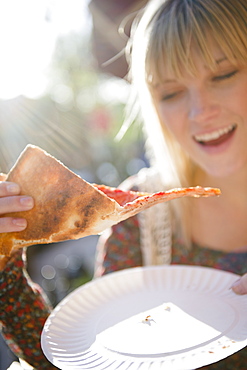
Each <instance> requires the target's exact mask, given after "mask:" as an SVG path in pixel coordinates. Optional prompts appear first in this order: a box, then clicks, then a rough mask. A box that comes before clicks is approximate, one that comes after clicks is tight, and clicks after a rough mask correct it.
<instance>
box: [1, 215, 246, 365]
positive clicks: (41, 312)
mask: <svg viewBox="0 0 247 370" xmlns="http://www.w3.org/2000/svg"><path fill="white" fill-rule="evenodd" d="M111 231H112V232H111V233H110V234H108V235H107V238H106V236H105V235H103V236H102V237H101V238H100V241H99V247H98V260H97V271H96V275H98V276H100V275H103V274H106V273H110V272H112V271H117V270H121V269H124V268H130V267H135V266H141V265H142V255H141V249H140V235H139V231H140V230H139V223H138V217H136V216H135V217H132V218H130V219H128V220H126V221H124V222H121V223H119V224H118V225H116V226H114V227H113V228H112V229H111ZM172 252H173V253H172V254H173V257H172V263H173V264H189V265H203V266H208V267H214V268H217V269H222V270H226V271H231V272H234V273H237V274H240V275H242V274H244V273H245V272H246V269H247V268H246V267H247V253H246V252H242V253H241V252H239V253H223V252H218V251H212V250H210V249H206V248H201V247H199V246H196V245H194V246H193V247H192V249H191V250H189V251H188V250H187V249H185V247H184V246H183V244H182V243H181V242H180V241H178V240H174V243H173V251H172ZM0 301H1V308H2V310H1V314H0V315H1V316H0V318H1V327H2V332H3V335H4V337H5V339H6V341H7V343H8V345H9V346H10V348H11V349H12V351H13V352H14V353H15V354H16V355H17V356H18V357H20V358H22V359H23V360H25V361H26V362H28V363H29V364H30V365H32V366H33V367H34V368H35V369H37V370H38V369H49V370H52V369H55V367H54V366H53V365H52V364H50V363H49V361H48V360H47V359H46V358H45V356H44V355H43V353H42V350H41V347H40V334H41V331H42V327H43V325H44V322H45V320H46V318H47V316H48V315H49V313H50V312H51V305H50V304H49V302H48V300H47V298H46V297H45V296H44V294H43V293H42V290H41V288H40V287H38V286H37V285H36V284H34V283H33V282H32V281H31V280H30V278H29V277H28V275H27V272H26V269H25V251H23V252H21V251H17V252H16V253H15V254H14V255H13V256H12V258H11V260H10V261H9V262H8V264H7V265H6V267H5V269H4V271H3V272H1V273H0ZM246 364H247V348H245V349H243V350H241V351H239V352H237V353H235V354H234V355H232V356H230V357H228V358H227V359H225V360H222V361H219V362H217V363H215V364H212V365H209V366H205V367H203V369H212V370H213V369H217V370H218V369H222V370H223V369H224V370H233V369H234V370H236V369H238V370H244V369H246Z"/></svg>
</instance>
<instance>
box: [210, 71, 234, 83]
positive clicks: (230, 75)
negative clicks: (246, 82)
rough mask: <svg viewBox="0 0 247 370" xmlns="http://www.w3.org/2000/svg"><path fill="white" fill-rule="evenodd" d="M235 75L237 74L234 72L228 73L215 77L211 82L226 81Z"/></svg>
mask: <svg viewBox="0 0 247 370" xmlns="http://www.w3.org/2000/svg"><path fill="white" fill-rule="evenodd" d="M237 73H238V71H237V70H234V71H232V72H229V73H226V74H223V75H219V76H215V77H214V78H213V81H224V80H227V79H229V78H231V77H233V76H235V75H236V74H237Z"/></svg>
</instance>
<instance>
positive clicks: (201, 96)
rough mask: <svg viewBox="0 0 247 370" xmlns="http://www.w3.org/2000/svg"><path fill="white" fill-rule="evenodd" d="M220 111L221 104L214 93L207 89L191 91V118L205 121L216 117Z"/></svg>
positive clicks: (196, 120)
mask: <svg viewBox="0 0 247 370" xmlns="http://www.w3.org/2000/svg"><path fill="white" fill-rule="evenodd" d="M218 113H219V106H218V104H217V101H216V100H215V98H214V96H213V94H212V93H211V92H210V91H207V90H206V89H195V90H194V91H191V93H190V103H189V119H190V120H191V121H195V122H205V123H207V122H208V121H210V120H212V119H214V118H215V117H216V116H217V114H218Z"/></svg>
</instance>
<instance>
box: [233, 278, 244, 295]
mask: <svg viewBox="0 0 247 370" xmlns="http://www.w3.org/2000/svg"><path fill="white" fill-rule="evenodd" d="M232 290H233V291H234V292H235V293H236V294H247V274H245V275H243V276H242V277H241V278H240V279H238V280H237V281H236V282H235V283H234V284H233V286H232Z"/></svg>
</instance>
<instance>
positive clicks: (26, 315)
mask: <svg viewBox="0 0 247 370" xmlns="http://www.w3.org/2000/svg"><path fill="white" fill-rule="evenodd" d="M246 19H247V6H246V1H245V0H234V1H229V0H153V1H150V2H149V3H148V5H147V7H145V9H144V10H143V12H141V14H140V16H138V17H137V19H136V21H135V22H134V25H133V28H132V33H131V38H130V42H129V45H128V48H127V50H130V51H131V53H130V55H129V63H130V75H129V76H130V80H131V84H132V87H133V94H132V96H131V99H130V100H131V101H130V104H129V106H128V109H127V116H128V119H129V120H133V119H136V118H137V115H136V112H139V117H140V119H141V120H142V122H143V127H144V132H145V134H146V137H147V156H148V158H149V160H150V168H148V169H143V170H141V171H140V173H138V174H137V175H136V176H133V177H131V178H129V179H127V180H126V181H125V182H124V183H123V184H122V185H121V187H122V188H124V189H126V188H128V189H134V190H140V191H148V192H154V191H161V190H165V189H167V188H171V187H180V186H195V185H201V186H212V187H218V188H220V189H221V191H222V195H221V196H220V197H217V198H207V199H183V200H182V199H180V200H178V201H173V202H170V203H164V204H160V205H157V206H154V207H152V208H150V209H149V210H147V211H145V212H142V213H141V214H140V215H138V216H135V217H132V218H130V219H128V220H126V221H124V222H121V223H120V224H118V225H115V226H114V227H112V228H111V229H110V230H107V231H106V232H105V233H104V234H103V235H102V236H101V238H100V241H99V245H98V253H97V260H96V268H95V276H102V275H103V274H106V273H110V272H113V271H117V270H120V269H124V268H128V267H135V266H141V265H160V264H169V263H172V264H189V265H199V266H209V267H213V268H217V269H221V270H225V271H231V272H234V273H236V274H238V275H243V276H242V278H240V279H239V280H238V281H237V282H236V283H235V284H234V286H233V287H232V289H233V290H234V291H235V292H236V293H238V294H246V293H247V274H246V272H247V234H246V232H245V222H246V221H245V220H246V218H247V199H246V198H247V193H246V191H245V189H246V186H247V146H246V138H247V105H246V95H245V94H246V88H247V36H246V35H247V24H246ZM3 180H4V178H3ZM19 190H20V189H19V188H18V184H10V183H8V182H5V181H2V182H1V183H0V197H1V198H0V213H1V214H6V213H8V212H11V211H13V210H15V211H16V210H17V211H18V210H19V211H21V210H27V209H28V208H31V207H32V204H33V203H32V200H31V199H30V198H29V197H28V194H27V196H25V197H24V198H23V196H19ZM25 227H26V224H25V220H21V219H17V220H13V219H11V218H8V217H2V218H0V232H11V231H14V230H15V231H18V230H21V229H22V228H25ZM24 256H25V251H21V250H17V251H15V252H14V253H13V254H12V255H11V256H10V257H9V258H5V259H2V260H1V275H0V300H1V307H2V312H1V323H2V330H3V334H4V336H5V338H6V340H7V341H8V344H9V345H10V347H11V348H12V350H13V351H14V352H15V353H16V354H17V355H18V356H19V357H21V358H23V359H24V360H26V361H27V362H28V363H30V365H32V366H33V367H34V368H37V369H53V368H54V367H53V366H52V365H51V364H49V363H48V361H47V360H45V358H44V356H43V357H42V352H41V349H40V340H39V336H40V332H41V330H42V325H43V323H44V321H45V319H46V317H47V316H48V314H49V312H50V310H51V307H50V305H49V303H48V302H47V299H46V298H45V297H43V296H42V292H41V291H40V289H38V288H37V286H35V285H33V283H32V282H31V281H30V279H29V278H28V276H27V274H26V271H25V257H24ZM17 282H18V284H17ZM10 292H11V294H10ZM20 293H21V294H20ZM13 318H15V319H14V320H13ZM246 361H247V351H246V349H243V350H241V351H239V352H238V353H236V354H234V355H232V356H230V357H229V358H227V359H225V360H222V361H219V362H218V363H215V364H212V365H209V366H207V367H205V368H208V369H245V367H246Z"/></svg>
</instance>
